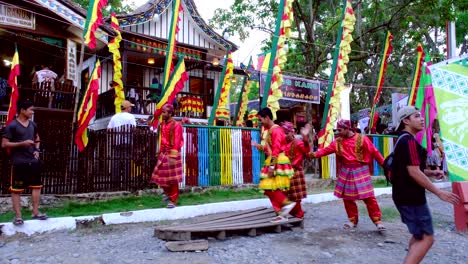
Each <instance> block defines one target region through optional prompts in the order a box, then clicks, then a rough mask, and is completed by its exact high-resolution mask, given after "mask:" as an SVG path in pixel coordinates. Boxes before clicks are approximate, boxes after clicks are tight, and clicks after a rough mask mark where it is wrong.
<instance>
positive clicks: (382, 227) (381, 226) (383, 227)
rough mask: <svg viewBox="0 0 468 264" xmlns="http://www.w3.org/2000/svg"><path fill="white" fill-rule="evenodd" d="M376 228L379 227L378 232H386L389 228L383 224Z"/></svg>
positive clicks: (377, 225)
mask: <svg viewBox="0 0 468 264" xmlns="http://www.w3.org/2000/svg"><path fill="white" fill-rule="evenodd" d="M375 226H376V227H377V230H378V231H385V230H387V228H386V227H385V226H384V225H382V224H376V225H375Z"/></svg>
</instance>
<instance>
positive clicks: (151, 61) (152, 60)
mask: <svg viewBox="0 0 468 264" xmlns="http://www.w3.org/2000/svg"><path fill="white" fill-rule="evenodd" d="M148 64H151V65H153V64H154V58H151V57H150V58H148Z"/></svg>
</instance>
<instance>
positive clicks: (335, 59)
mask: <svg viewBox="0 0 468 264" xmlns="http://www.w3.org/2000/svg"><path fill="white" fill-rule="evenodd" d="M346 2H347V0H343V13H342V18H341V21H343V20H344V17H345V15H346ZM342 36H343V26H342V23H341V26H340V29H339V31H338V38H337V40H336V44H335V54H334V55H333V64H332V71H331V74H330V81H329V82H328V90H327V99H326V100H325V108H324V109H323V117H322V126H321V129H323V128H324V127H325V124H326V123H327V117H328V110H329V108H330V97H331V94H332V90H333V86H334V84H335V75H336V66H337V64H338V56H339V54H340V44H341V37H342Z"/></svg>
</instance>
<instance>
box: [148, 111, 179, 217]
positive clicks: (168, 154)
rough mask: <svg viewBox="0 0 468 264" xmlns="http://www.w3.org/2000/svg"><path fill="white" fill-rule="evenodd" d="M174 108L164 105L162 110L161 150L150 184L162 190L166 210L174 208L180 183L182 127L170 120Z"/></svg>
mask: <svg viewBox="0 0 468 264" xmlns="http://www.w3.org/2000/svg"><path fill="white" fill-rule="evenodd" d="M173 113H174V107H173V106H172V104H166V105H164V106H163V109H162V114H161V116H162V119H163V122H162V124H161V148H160V152H159V156H158V161H157V163H156V166H155V167H154V171H153V175H152V176H151V182H153V183H156V184H158V185H159V186H161V187H162V188H163V190H164V194H165V195H166V197H167V198H166V199H165V200H167V201H168V204H167V208H174V207H175V206H176V204H177V199H178V198H179V183H181V182H182V175H183V169H182V158H181V155H180V150H181V149H182V145H183V144H184V139H183V137H182V125H181V124H180V123H179V122H177V121H175V120H174V119H173V118H172V114H173Z"/></svg>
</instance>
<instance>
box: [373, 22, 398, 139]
mask: <svg viewBox="0 0 468 264" xmlns="http://www.w3.org/2000/svg"><path fill="white" fill-rule="evenodd" d="M392 39H393V36H392V34H391V33H390V31H388V32H387V36H386V37H385V46H384V50H383V54H382V62H381V63H380V71H379V78H378V81H377V92H375V96H374V102H373V103H372V110H371V118H370V120H369V131H375V125H376V121H377V118H376V117H377V116H376V113H375V108H376V106H377V103H378V102H379V99H380V95H381V94H382V86H383V83H384V81H385V72H386V70H387V64H388V57H390V54H391V53H392V50H393V46H392Z"/></svg>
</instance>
